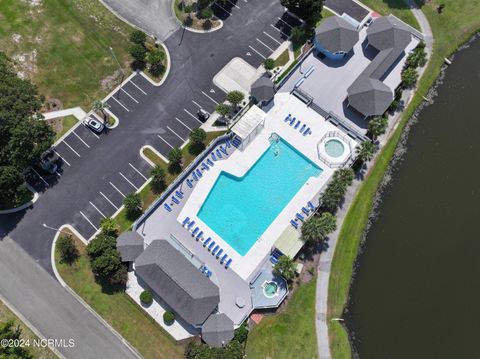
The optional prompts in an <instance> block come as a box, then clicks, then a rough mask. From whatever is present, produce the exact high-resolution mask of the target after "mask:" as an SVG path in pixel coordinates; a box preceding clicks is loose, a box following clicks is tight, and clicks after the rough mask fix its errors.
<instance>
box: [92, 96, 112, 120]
mask: <svg viewBox="0 0 480 359" xmlns="http://www.w3.org/2000/svg"><path fill="white" fill-rule="evenodd" d="M109 108H110V106H108V104H106V103H104V102H103V101H102V100H97V101H95V102H94V103H93V106H92V111H95V112H99V111H100V112H101V113H102V115H103V119H104V120H106V119H107V117H108V115H107V114H106V113H105V110H108V109H109Z"/></svg>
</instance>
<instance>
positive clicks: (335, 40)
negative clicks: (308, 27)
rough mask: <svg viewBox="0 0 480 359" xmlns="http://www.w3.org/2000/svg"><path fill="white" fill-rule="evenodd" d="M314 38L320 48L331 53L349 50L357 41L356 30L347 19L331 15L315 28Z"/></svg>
mask: <svg viewBox="0 0 480 359" xmlns="http://www.w3.org/2000/svg"><path fill="white" fill-rule="evenodd" d="M315 39H316V41H317V42H318V43H319V44H320V46H322V48H324V49H325V50H328V51H330V52H332V53H335V52H338V51H343V52H349V51H350V50H351V49H352V48H353V46H354V45H355V44H356V43H357V42H358V31H357V30H356V29H355V27H354V26H353V25H352V24H350V23H349V22H348V21H347V20H345V19H343V18H341V17H339V16H331V17H329V18H327V19H325V20H323V21H322V22H321V23H320V25H319V26H318V27H317V28H316V30H315Z"/></svg>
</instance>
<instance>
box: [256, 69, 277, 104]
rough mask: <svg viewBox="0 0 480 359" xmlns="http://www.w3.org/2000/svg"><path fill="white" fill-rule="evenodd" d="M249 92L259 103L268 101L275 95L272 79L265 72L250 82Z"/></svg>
mask: <svg viewBox="0 0 480 359" xmlns="http://www.w3.org/2000/svg"><path fill="white" fill-rule="evenodd" d="M250 93H251V95H252V97H253V98H254V99H256V100H257V101H258V102H259V103H260V104H262V103H268V102H269V101H270V100H271V99H272V98H273V96H275V89H274V87H273V82H272V80H271V79H270V78H269V77H268V76H267V75H266V74H265V75H263V76H261V77H260V78H259V79H258V80H256V81H255V82H254V83H253V84H252V86H251V89H250Z"/></svg>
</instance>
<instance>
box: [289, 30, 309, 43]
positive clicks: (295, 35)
mask: <svg viewBox="0 0 480 359" xmlns="http://www.w3.org/2000/svg"><path fill="white" fill-rule="evenodd" d="M305 39H306V34H305V30H304V29H303V28H301V27H298V26H295V27H294V28H292V35H291V37H290V40H291V41H292V44H293V47H294V48H298V47H300V46H301V45H303V43H304V42H305Z"/></svg>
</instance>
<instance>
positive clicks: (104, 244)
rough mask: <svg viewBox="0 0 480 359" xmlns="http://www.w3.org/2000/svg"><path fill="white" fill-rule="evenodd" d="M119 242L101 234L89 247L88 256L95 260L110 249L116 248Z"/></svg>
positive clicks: (89, 243)
mask: <svg viewBox="0 0 480 359" xmlns="http://www.w3.org/2000/svg"><path fill="white" fill-rule="evenodd" d="M116 245H117V240H116V239H115V237H112V236H109V235H106V234H103V233H100V234H99V235H97V236H96V237H95V238H93V239H92V240H91V241H90V242H88V245H87V255H88V257H89V258H90V259H91V260H93V259H95V258H97V257H99V256H101V255H102V254H103V253H104V252H105V251H106V250H107V249H108V248H116Z"/></svg>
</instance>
